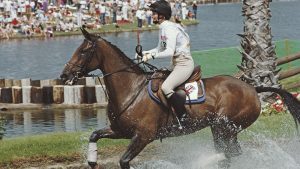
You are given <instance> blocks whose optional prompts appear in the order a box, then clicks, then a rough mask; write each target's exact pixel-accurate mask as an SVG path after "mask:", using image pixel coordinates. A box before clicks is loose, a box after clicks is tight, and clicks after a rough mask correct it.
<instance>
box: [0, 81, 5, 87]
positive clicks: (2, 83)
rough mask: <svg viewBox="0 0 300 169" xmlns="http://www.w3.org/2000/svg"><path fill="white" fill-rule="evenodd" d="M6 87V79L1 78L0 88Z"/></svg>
mask: <svg viewBox="0 0 300 169" xmlns="http://www.w3.org/2000/svg"><path fill="white" fill-rule="evenodd" d="M2 87H5V79H0V88H2Z"/></svg>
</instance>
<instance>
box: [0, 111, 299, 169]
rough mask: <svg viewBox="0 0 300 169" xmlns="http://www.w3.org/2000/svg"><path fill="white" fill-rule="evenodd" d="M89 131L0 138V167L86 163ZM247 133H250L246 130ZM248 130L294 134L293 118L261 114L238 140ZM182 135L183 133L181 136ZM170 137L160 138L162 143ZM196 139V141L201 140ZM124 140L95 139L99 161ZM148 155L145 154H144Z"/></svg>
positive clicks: (245, 136) (114, 153) (206, 137)
mask: <svg viewBox="0 0 300 169" xmlns="http://www.w3.org/2000/svg"><path fill="white" fill-rule="evenodd" d="M90 133H91V132H74V133H53V134H47V135H41V136H26V137H19V138H10V139H4V140H2V141H0V168H22V167H24V166H26V167H41V166H45V165H53V164H64V165H66V164H74V163H81V164H82V165H84V164H85V165H86V161H85V160H86V154H85V153H86V151H87V145H88V136H89V135H90ZM249 133H250V134H249ZM251 133H256V134H261V135H264V136H265V137H269V138H271V139H288V138H292V137H295V136H296V134H295V133H296V130H295V125H294V121H293V119H292V117H291V115H290V114H287V113H280V114H277V115H272V116H261V117H260V118H259V119H258V121H257V122H255V123H254V124H253V125H252V126H250V127H249V128H248V129H247V130H246V131H244V132H242V133H241V134H240V136H239V139H240V141H242V142H244V141H246V142H247V141H248V142H249V141H251V139H252V136H253V135H251ZM183 137H186V136H183ZM188 137H189V138H190V139H193V138H195V139H199V138H201V140H202V141H204V142H207V141H209V142H211V140H212V137H211V133H210V130H209V129H208V128H207V129H204V130H201V131H200V132H197V133H195V134H192V135H190V136H188ZM172 139H176V138H171V139H170V138H168V139H165V140H163V143H165V142H169V141H171V140H172ZM201 140H200V141H201ZM128 143H129V141H128V140H113V139H101V140H100V141H99V142H98V151H99V155H100V159H101V161H105V160H107V159H111V158H117V159H114V160H113V163H114V164H117V163H118V158H119V156H120V155H121V154H122V152H124V150H125V149H126V146H127V145H128ZM159 146H161V143H160V142H159V141H155V142H154V143H151V144H150V145H149V146H147V147H148V148H147V149H146V150H145V151H146V153H143V157H138V158H146V157H145V156H147V155H145V154H147V153H149V154H148V156H153V155H154V154H155V151H152V149H155V148H159ZM148 158H149V157H148Z"/></svg>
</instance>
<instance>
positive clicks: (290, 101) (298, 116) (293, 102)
mask: <svg viewBox="0 0 300 169" xmlns="http://www.w3.org/2000/svg"><path fill="white" fill-rule="evenodd" d="M255 89H256V91H257V92H258V93H261V92H274V93H277V94H279V95H280V96H281V98H282V100H283V102H284V104H285V105H286V106H287V108H288V110H289V111H290V113H291V114H292V116H293V118H294V121H295V124H296V128H297V131H298V123H300V101H299V100H298V99H297V98H296V97H294V96H293V95H292V94H291V93H289V92H288V91H286V90H284V89H277V88H273V87H255ZM298 133H299V132H298Z"/></svg>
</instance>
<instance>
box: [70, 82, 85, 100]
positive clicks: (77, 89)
mask: <svg viewBox="0 0 300 169" xmlns="http://www.w3.org/2000/svg"><path fill="white" fill-rule="evenodd" d="M73 91H74V103H75V104H81V103H85V102H86V101H85V100H84V92H83V85H76V86H74V87H73Z"/></svg>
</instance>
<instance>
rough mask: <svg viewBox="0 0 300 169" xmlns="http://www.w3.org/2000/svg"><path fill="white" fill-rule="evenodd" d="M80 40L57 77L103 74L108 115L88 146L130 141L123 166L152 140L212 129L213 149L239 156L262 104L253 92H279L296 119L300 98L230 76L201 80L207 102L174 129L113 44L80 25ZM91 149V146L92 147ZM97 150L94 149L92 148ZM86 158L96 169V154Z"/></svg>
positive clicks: (68, 79)
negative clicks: (106, 124)
mask: <svg viewBox="0 0 300 169" xmlns="http://www.w3.org/2000/svg"><path fill="white" fill-rule="evenodd" d="M82 32H83V34H84V36H85V40H84V42H83V43H82V44H81V45H80V46H79V47H78V49H77V50H76V51H75V53H74V54H73V56H72V58H71V59H70V61H69V62H68V63H67V64H66V66H65V68H64V70H63V72H62V75H61V78H62V79H63V80H64V81H66V82H67V83H69V84H73V83H74V82H75V81H76V79H77V78H78V77H80V76H83V75H86V74H87V73H88V72H90V71H93V70H95V69H100V70H101V71H102V72H103V74H104V82H105V86H106V90H107V94H108V97H109V101H108V106H107V115H108V118H109V120H110V124H111V125H110V128H105V129H100V130H96V131H94V132H93V133H92V135H91V137H90V145H92V144H93V145H95V144H94V143H96V142H97V141H98V140H99V139H101V138H111V139H124V138H125V139H131V143H130V145H129V146H128V148H127V150H126V152H125V153H124V154H123V155H122V157H121V159H120V166H121V168H122V169H129V168H130V165H129V162H130V161H131V160H132V159H134V158H135V157H136V156H137V155H138V154H139V153H140V152H141V151H142V150H143V149H144V148H145V146H146V145H147V144H149V143H151V142H152V141H154V140H156V139H159V138H165V137H171V136H180V135H184V134H189V133H193V132H195V131H198V130H201V129H203V128H205V127H208V126H209V127H211V131H212V134H213V139H214V144H215V148H216V150H217V152H224V153H225V156H226V157H227V160H229V159H230V157H233V156H236V155H239V154H240V153H241V148H240V146H239V143H238V141H237V134H238V133H239V132H240V131H241V130H243V129H245V128H247V127H248V126H250V125H251V124H252V123H253V122H254V121H255V120H256V119H257V118H258V116H259V114H260V109H261V104H260V101H259V98H258V95H257V92H265V91H272V92H277V93H279V94H280V95H281V96H282V97H283V99H284V101H285V102H286V103H287V106H288V108H289V110H290V111H291V113H292V115H293V117H294V118H295V119H297V120H298V121H299V114H300V113H299V110H300V106H299V105H300V104H299V102H298V101H297V100H296V99H295V98H293V97H292V96H291V95H290V93H288V92H286V91H284V90H281V89H274V88H265V87H258V88H254V87H253V86H251V85H249V84H247V83H245V82H243V81H241V80H238V79H236V78H234V77H231V76H215V77H211V78H205V79H203V82H204V86H205V90H206V101H205V102H204V103H203V104H192V105H188V106H186V109H187V111H188V114H189V119H188V120H187V121H186V122H184V128H183V129H182V130H179V129H178V126H175V127H174V124H177V123H176V121H175V120H174V118H175V117H174V116H173V115H172V114H171V113H169V112H170V111H169V110H167V109H166V108H165V107H164V106H161V105H159V104H157V103H156V102H154V101H153V100H152V99H151V98H150V97H149V95H148V93H147V82H148V81H147V76H148V75H147V74H146V73H145V72H144V71H143V69H141V68H140V67H139V66H137V65H136V64H135V63H134V62H133V61H132V60H130V59H129V58H128V57H126V56H125V54H124V53H123V52H121V51H120V50H119V49H118V48H117V47H116V46H114V45H112V44H111V43H109V42H107V41H106V40H104V39H102V38H101V37H99V36H95V35H91V34H89V33H88V32H87V31H85V30H84V29H82ZM92 148H94V149H95V147H94V146H93V147H92ZM96 149H97V148H96ZM91 159H92V160H89V165H90V166H91V167H92V168H97V161H96V159H95V157H93V158H91Z"/></svg>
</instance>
